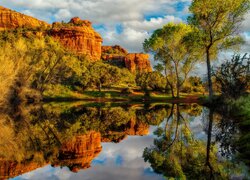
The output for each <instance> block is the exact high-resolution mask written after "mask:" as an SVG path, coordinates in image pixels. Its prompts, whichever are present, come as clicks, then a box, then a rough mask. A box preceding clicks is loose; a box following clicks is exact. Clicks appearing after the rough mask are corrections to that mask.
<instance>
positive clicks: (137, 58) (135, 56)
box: [102, 45, 152, 73]
mask: <svg viewBox="0 0 250 180" xmlns="http://www.w3.org/2000/svg"><path fill="white" fill-rule="evenodd" d="M102 60H104V61H109V62H110V63H111V64H114V65H117V66H120V67H125V68H127V69H128V70H129V71H131V72H132V73H135V72H151V71H152V67H151V64H150V61H149V55H148V54H143V53H128V51H127V50H126V49H124V48H122V47H121V46H118V45H115V46H102Z"/></svg>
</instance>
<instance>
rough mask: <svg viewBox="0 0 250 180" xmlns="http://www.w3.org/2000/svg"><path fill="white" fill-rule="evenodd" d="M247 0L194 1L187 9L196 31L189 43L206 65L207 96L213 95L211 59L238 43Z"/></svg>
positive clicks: (247, 7)
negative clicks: (198, 52) (200, 54)
mask: <svg viewBox="0 0 250 180" xmlns="http://www.w3.org/2000/svg"><path fill="white" fill-rule="evenodd" d="M249 8H250V5H249V0H227V1H225V0H193V1H192V4H191V6H190V8H189V10H190V12H191V13H192V15H191V16H190V17H189V18H188V22H189V24H190V25H192V26H194V27H195V28H196V29H197V31H195V32H192V33H191V34H189V37H188V38H189V39H190V43H192V44H194V45H196V46H197V47H200V51H201V52H203V54H204V55H205V59H206V63H207V78H208V87H209V97H210V99H211V97H212V96H213V89H212V80H211V60H214V59H216V57H217V54H218V52H219V50H222V49H228V48H232V47H234V46H235V45H238V44H241V43H242V42H243V41H242V38H241V37H240V36H239V28H240V25H241V22H242V21H243V20H244V16H245V14H246V12H247V11H248V10H249Z"/></svg>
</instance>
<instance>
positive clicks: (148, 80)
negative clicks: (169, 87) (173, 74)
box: [136, 71, 166, 91]
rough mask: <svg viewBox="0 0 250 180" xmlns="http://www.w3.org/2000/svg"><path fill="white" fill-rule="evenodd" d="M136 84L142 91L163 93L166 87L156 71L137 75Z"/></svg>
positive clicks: (161, 76) (162, 78)
mask: <svg viewBox="0 0 250 180" xmlns="http://www.w3.org/2000/svg"><path fill="white" fill-rule="evenodd" d="M136 83H137V85H138V86H140V87H141V89H142V90H144V91H147V90H153V91H163V90H164V89H165V85H166V84H165V78H164V76H163V75H162V74H161V73H159V72H157V71H154V72H144V73H138V74H137V76H136Z"/></svg>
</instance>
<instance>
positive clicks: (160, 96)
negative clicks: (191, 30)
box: [44, 85, 204, 103]
mask: <svg viewBox="0 0 250 180" xmlns="http://www.w3.org/2000/svg"><path fill="white" fill-rule="evenodd" d="M122 89H123V88H122V87H114V88H103V89H102V91H98V90H96V89H88V90H86V91H83V92H78V91H73V90H72V89H71V88H70V87H67V86H62V85H53V86H49V87H47V90H46V91H45V92H44V100H49V101H73V100H85V101H86V100H87V101H97V102H112V101H113V102H119V101H121V102H123V101H127V102H150V103H154V102H166V101H167V102H172V101H173V102H181V101H182V102H186V103H189V102H197V101H198V99H199V98H200V97H204V96H202V95H201V94H181V97H180V98H172V96H171V95H170V94H165V93H160V92H151V93H150V96H149V97H145V96H144V93H143V92H141V91H139V90H138V89H137V88H135V89H133V90H134V91H133V92H132V93H121V91H122Z"/></svg>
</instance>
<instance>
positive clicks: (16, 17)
mask: <svg viewBox="0 0 250 180" xmlns="http://www.w3.org/2000/svg"><path fill="white" fill-rule="evenodd" d="M49 26H50V25H49V24H48V23H46V22H44V21H40V20H38V19H36V18H33V17H30V16H27V15H24V14H21V13H18V12H16V11H13V10H10V9H7V8H4V7H2V6H0V31H1V30H10V29H16V28H23V27H25V28H38V27H49Z"/></svg>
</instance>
